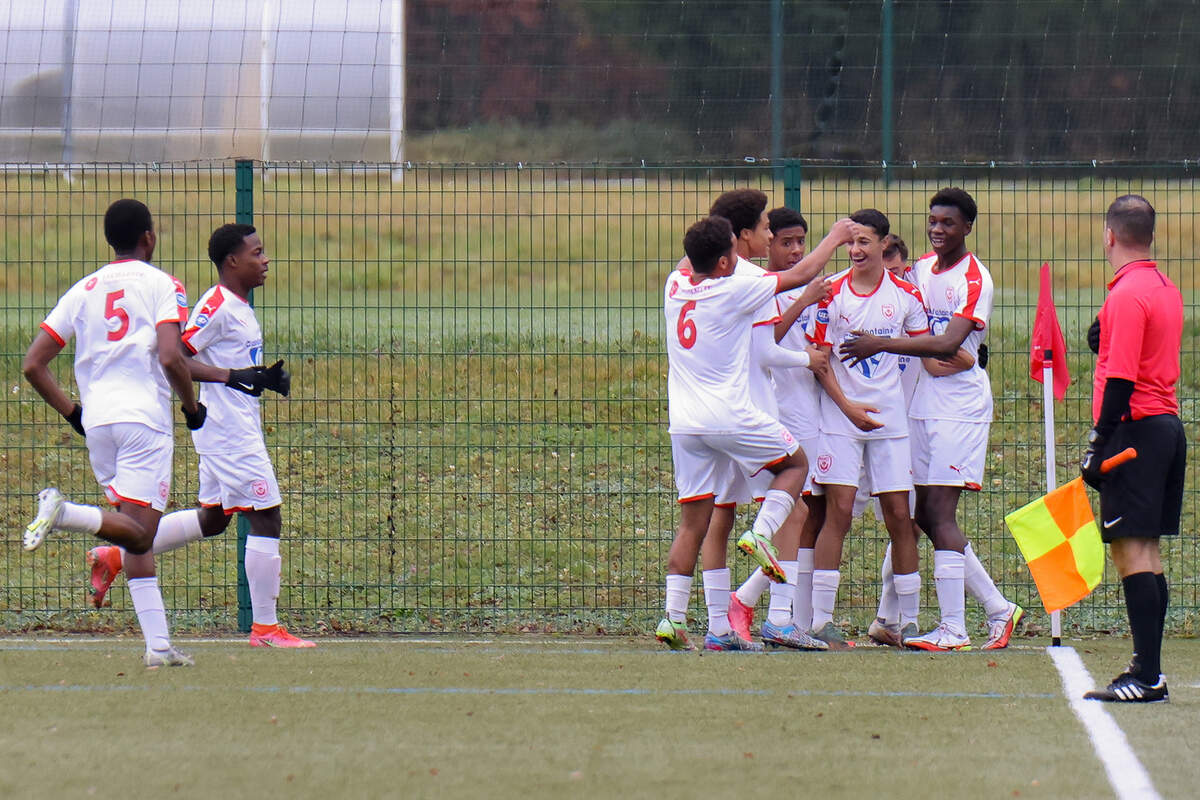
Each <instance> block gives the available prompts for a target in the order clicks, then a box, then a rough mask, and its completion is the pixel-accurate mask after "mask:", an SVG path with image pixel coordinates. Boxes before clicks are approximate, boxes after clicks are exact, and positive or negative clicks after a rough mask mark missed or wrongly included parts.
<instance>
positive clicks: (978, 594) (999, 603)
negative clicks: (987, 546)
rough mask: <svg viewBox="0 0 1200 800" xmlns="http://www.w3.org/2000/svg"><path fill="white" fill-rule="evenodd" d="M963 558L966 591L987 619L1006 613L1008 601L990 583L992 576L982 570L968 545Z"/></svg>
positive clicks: (980, 564)
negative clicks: (976, 602) (976, 601)
mask: <svg viewBox="0 0 1200 800" xmlns="http://www.w3.org/2000/svg"><path fill="white" fill-rule="evenodd" d="M963 558H964V559H965V560H964V562H963V576H964V578H965V579H966V583H967V591H968V592H970V593H971V597H974V598H975V599H976V600H978V601H979V603H980V605H982V606H983V610H984V612H985V613H986V614H987V615H988V619H992V618H993V617H999V616H1002V615H1003V614H1006V613H1008V601H1007V600H1005V599H1004V595H1002V594H1000V590H999V589H997V588H996V584H995V583H993V582H992V576H991V575H988V572H987V570H986V569H984V568H983V564H982V563H981V562H980V561H979V558H978V557H976V555H975V551H974V550H972V549H971V545H970V544H968V545H967V546H966V548H965V549H964V550H963Z"/></svg>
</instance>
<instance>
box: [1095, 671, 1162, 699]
mask: <svg viewBox="0 0 1200 800" xmlns="http://www.w3.org/2000/svg"><path fill="white" fill-rule="evenodd" d="M1083 699H1084V700H1100V701H1102V702H1105V703H1165V702H1167V701H1169V700H1170V699H1171V696H1170V695H1169V694H1168V693H1167V678H1166V676H1165V675H1159V676H1158V683H1156V684H1154V685H1153V686H1151V685H1150V684H1148V683H1146V682H1145V681H1142V680H1139V679H1138V678H1137V677H1135V676H1133V675H1131V674H1129V673H1128V672H1122V673H1121V674H1120V675H1118V676H1117V677H1115V678H1113V682H1112V683H1110V684H1109V685H1108V686H1106V687H1104V688H1103V689H1094V690H1092V691H1090V692H1085V693H1084V695H1083Z"/></svg>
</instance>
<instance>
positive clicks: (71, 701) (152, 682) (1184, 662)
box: [0, 637, 1200, 798]
mask: <svg viewBox="0 0 1200 800" xmlns="http://www.w3.org/2000/svg"><path fill="white" fill-rule="evenodd" d="M1018 644H1019V645H1020V647H1015V648H1011V649H1010V650H1008V651H1005V652H999V653H962V654H943V655H936V656H935V655H930V654H919V653H899V652H895V651H890V650H883V649H863V650H861V651H856V652H851V653H844V654H793V653H777V654H768V655H753V654H710V655H707V656H697V655H695V654H675V653H668V652H665V651H662V650H660V649H658V646H657V645H655V643H653V642H652V641H651V640H650V639H649V638H648V637H643V638H639V639H624V638H612V637H606V638H599V639H582V638H578V637H572V638H570V639H564V638H560V637H535V638H501V639H482V640H480V639H477V640H468V639H464V638H462V637H447V638H435V639H412V638H400V639H393V640H386V641H382V642H380V641H355V640H337V639H325V640H322V641H321V642H320V646H319V647H318V648H317V649H316V650H312V651H301V652H296V651H293V652H285V651H257V650H251V649H249V648H248V647H246V646H245V644H244V643H242V642H240V641H238V642H228V641H227V642H215V643H214V642H208V641H206V642H194V643H189V642H186V641H184V642H182V643H181V645H182V646H184V647H186V648H189V649H190V650H191V652H192V653H193V654H194V655H195V656H196V659H197V666H196V667H194V668H186V669H185V668H179V669H157V670H149V671H147V670H144V669H143V668H142V667H141V665H140V662H139V655H140V646H141V645H140V640H139V639H137V638H136V637H131V638H112V639H105V640H99V641H96V640H66V641H65V642H64V641H63V640H50V639H44V638H40V639H19V640H18V639H11V638H10V639H0V675H3V676H4V677H3V679H0V697H3V699H4V702H5V710H6V714H5V716H6V720H7V723H6V725H5V727H4V730H3V732H0V750H2V751H3V752H4V753H6V764H7V766H6V768H5V769H4V770H3V772H0V794H3V795H4V796H6V797H49V796H87V795H90V794H93V793H95V794H98V795H101V796H104V795H120V794H129V793H133V792H140V793H146V794H152V795H161V794H172V795H179V796H187V797H209V796H224V797H230V798H237V797H250V796H259V795H260V794H261V793H262V792H264V791H266V792H267V793H268V794H278V793H286V794H287V795H288V796H289V797H328V796H331V795H338V796H343V795H352V796H360V797H382V796H399V795H403V796H405V797H435V796H436V797H444V796H481V795H486V796H488V797H496V798H507V797H521V796H539V797H542V796H563V795H567V794H570V795H573V796H596V797H612V796H617V795H629V796H650V795H653V796H658V797H691V796H695V795H696V793H697V792H703V793H711V792H713V791H719V792H722V793H724V792H726V791H736V790H738V787H742V788H743V789H744V790H746V791H749V790H750V788H751V787H752V786H761V785H762V784H763V782H766V783H768V784H770V785H774V786H778V787H792V789H798V787H800V786H802V785H806V784H807V783H809V782H814V781H815V782H816V784H815V785H817V786H819V787H820V788H819V791H820V794H821V796H822V797H828V798H842V797H846V798H849V797H879V796H885V795H886V796H893V797H914V798H916V797H928V796H930V792H931V791H932V790H931V788H930V787H931V781H935V783H936V787H937V789H936V792H935V793H936V794H937V795H938V796H946V797H966V796H972V797H1046V798H1092V797H1103V796H1107V795H1109V793H1110V792H1111V789H1110V788H1109V787H1108V784H1107V781H1106V778H1105V774H1104V771H1103V770H1102V769H1101V768H1100V763H1099V761H1098V760H1097V758H1096V756H1095V755H1094V753H1093V751H1092V747H1091V744H1090V742H1089V739H1088V737H1087V735H1086V733H1085V731H1084V729H1083V728H1082V727H1081V726H1080V725H1079V723H1078V722H1077V721H1076V719H1075V717H1074V716H1073V714H1072V712H1071V711H1070V709H1069V707H1068V705H1067V702H1066V700H1065V699H1064V697H1063V695H1062V688H1061V684H1060V682H1059V678H1058V675H1057V673H1056V671H1055V669H1054V667H1053V665H1052V664H1051V662H1050V660H1049V658H1048V657H1047V656H1046V654H1045V653H1044V651H1043V650H1042V649H1040V646H1039V643H1038V642H1034V641H1029V640H1020V641H1018ZM1069 644H1074V645H1075V646H1076V647H1077V648H1078V649H1079V650H1080V652H1081V655H1082V656H1083V658H1084V661H1085V663H1086V665H1087V667H1088V668H1089V671H1090V672H1091V674H1092V676H1093V678H1095V679H1096V680H1097V682H1100V683H1103V682H1106V681H1107V679H1108V678H1110V677H1111V674H1110V673H1113V672H1114V669H1119V668H1120V665H1121V664H1122V663H1123V661H1122V659H1123V658H1126V657H1127V656H1128V647H1129V643H1128V641H1123V640H1119V639H1099V640H1088V641H1082V642H1073V643H1069ZM1164 663H1165V664H1166V668H1167V670H1168V672H1169V674H1170V676H1171V692H1172V703H1171V704H1169V705H1159V706H1153V707H1139V708H1115V709H1112V713H1113V716H1114V718H1115V719H1116V720H1117V722H1118V723H1119V724H1120V725H1121V727H1122V728H1123V729H1124V730H1125V732H1126V734H1127V736H1128V738H1129V742H1130V745H1131V747H1132V748H1133V749H1134V751H1135V752H1136V753H1137V755H1138V756H1139V757H1140V758H1141V760H1142V761H1143V764H1144V765H1145V766H1146V768H1147V770H1148V771H1149V773H1150V775H1151V777H1152V780H1153V781H1154V784H1155V786H1156V788H1157V789H1158V790H1159V791H1160V792H1161V793H1162V795H1163V796H1164V797H1187V796H1191V795H1192V794H1193V793H1194V792H1193V789H1194V784H1195V782H1196V780H1197V779H1198V778H1200V770H1198V768H1197V767H1196V766H1195V760H1194V759H1193V758H1192V757H1191V749H1190V746H1189V741H1190V733H1189V731H1190V727H1189V726H1190V725H1191V722H1192V719H1193V717H1194V714H1193V713H1192V709H1193V708H1194V706H1195V705H1196V704H1197V703H1198V702H1200V691H1198V690H1197V689H1196V687H1195V686H1194V685H1193V684H1195V683H1197V679H1200V643H1197V642H1195V641H1170V642H1168V643H1167V649H1166V654H1165V661H1164ZM131 759H132V761H131ZM931 771H932V772H933V773H936V778H934V777H931Z"/></svg>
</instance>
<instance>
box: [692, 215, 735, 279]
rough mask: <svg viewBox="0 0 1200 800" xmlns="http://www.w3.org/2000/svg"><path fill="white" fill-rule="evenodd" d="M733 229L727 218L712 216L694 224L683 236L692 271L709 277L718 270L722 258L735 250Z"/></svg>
mask: <svg viewBox="0 0 1200 800" xmlns="http://www.w3.org/2000/svg"><path fill="white" fill-rule="evenodd" d="M732 237H733V227H732V226H731V225H730V224H729V220H727V219H725V217H719V216H717V215H715V214H714V215H712V216H709V217H705V218H704V219H702V220H700V221H698V222H696V223H694V224H693V225H692V227H690V228H688V229H687V233H686V234H684V236H683V252H685V253H687V257H688V260H689V261H691V262H692V271H693V272H697V273H699V274H701V275H707V274H708V273H710V272H712V271H713V269H715V268H716V266H717V262H718V261H720V260H721V256H724V255H729V253H730V251H732V250H733V242H732V241H731V240H732Z"/></svg>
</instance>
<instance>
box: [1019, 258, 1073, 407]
mask: <svg viewBox="0 0 1200 800" xmlns="http://www.w3.org/2000/svg"><path fill="white" fill-rule="evenodd" d="M1047 350H1049V351H1050V353H1051V359H1050V361H1051V364H1052V365H1053V371H1054V399H1055V400H1058V401H1059V402H1062V400H1063V398H1065V397H1066V396H1067V386H1068V385H1070V383H1071V374H1070V373H1069V372H1067V342H1066V340H1065V339H1063V333H1062V328H1061V327H1060V326H1059V324H1058V311H1057V310H1056V309H1055V308H1054V286H1053V283H1051V281H1050V264H1049V263H1044V264H1042V271H1041V286H1040V287H1039V288H1038V302H1037V314H1036V315H1035V316H1034V318H1033V336H1031V337H1030V340H1029V377H1031V378H1033V379H1034V380H1035V381H1037V382H1038V383H1041V382H1042V372H1043V369H1044V364H1045V358H1046V351H1047Z"/></svg>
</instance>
